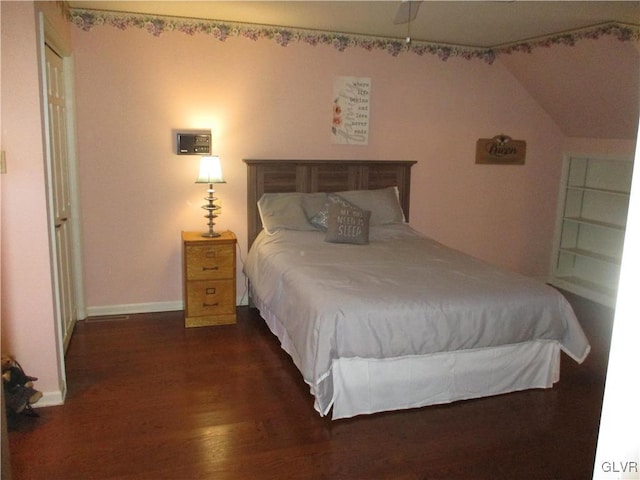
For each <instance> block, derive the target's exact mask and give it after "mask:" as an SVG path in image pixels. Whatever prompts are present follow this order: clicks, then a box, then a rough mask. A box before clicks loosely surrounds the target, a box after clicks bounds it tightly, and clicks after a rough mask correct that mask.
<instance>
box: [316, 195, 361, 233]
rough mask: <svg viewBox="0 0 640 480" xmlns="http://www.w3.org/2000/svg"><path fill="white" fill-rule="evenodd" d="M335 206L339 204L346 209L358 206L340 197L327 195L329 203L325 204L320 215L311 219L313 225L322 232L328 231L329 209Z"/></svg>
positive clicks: (317, 214)
mask: <svg viewBox="0 0 640 480" xmlns="http://www.w3.org/2000/svg"><path fill="white" fill-rule="evenodd" d="M333 204H338V205H342V206H345V207H351V206H352V207H355V206H356V205H353V204H352V203H350V202H348V201H347V200H345V199H344V198H342V197H341V196H340V195H336V194H335V193H329V194H327V201H326V202H325V204H324V207H322V209H321V210H320V211H319V212H318V213H316V214H315V215H314V216H313V217H311V219H309V222H311V225H313V226H314V227H316V228H319V229H320V230H326V229H327V227H328V226H329V207H331V205H333Z"/></svg>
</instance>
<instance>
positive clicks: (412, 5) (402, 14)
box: [393, 0, 422, 25]
mask: <svg viewBox="0 0 640 480" xmlns="http://www.w3.org/2000/svg"><path fill="white" fill-rule="evenodd" d="M421 3H422V1H412V0H402V3H400V6H399V7H398V11H397V12H396V18H394V19H393V23H394V24H396V25H400V24H402V23H408V22H410V21H412V20H413V19H415V18H416V15H417V14H418V8H420V4H421Z"/></svg>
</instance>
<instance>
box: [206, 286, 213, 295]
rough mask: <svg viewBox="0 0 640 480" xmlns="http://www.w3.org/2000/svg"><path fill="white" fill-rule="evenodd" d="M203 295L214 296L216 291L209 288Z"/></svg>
mask: <svg viewBox="0 0 640 480" xmlns="http://www.w3.org/2000/svg"><path fill="white" fill-rule="evenodd" d="M204 293H205V294H207V295H215V294H216V289H215V288H214V287H209V288H207V289H206V290H205V291H204Z"/></svg>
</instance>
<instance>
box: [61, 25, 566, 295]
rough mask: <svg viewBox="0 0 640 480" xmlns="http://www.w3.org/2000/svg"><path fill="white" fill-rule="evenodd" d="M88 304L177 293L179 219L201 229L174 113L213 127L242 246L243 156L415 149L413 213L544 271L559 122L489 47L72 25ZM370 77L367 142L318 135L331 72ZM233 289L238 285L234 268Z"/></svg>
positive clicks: (400, 155)
mask: <svg viewBox="0 0 640 480" xmlns="http://www.w3.org/2000/svg"><path fill="white" fill-rule="evenodd" d="M72 34H73V43H74V49H75V58H76V88H77V108H78V147H79V149H78V156H79V159H80V165H79V170H80V185H81V205H82V212H83V237H84V264H85V280H86V299H87V306H88V307H89V308H92V307H103V306H109V305H123V304H124V305H128V304H146V303H154V302H173V301H179V300H180V299H181V295H182V294H181V258H180V240H179V239H180V231H181V230H183V229H185V230H191V229H195V230H198V229H202V228H203V227H204V223H205V222H204V219H203V218H202V210H201V209H200V205H201V204H202V203H203V201H202V199H201V197H202V196H203V195H204V189H203V188H202V186H201V185H195V184H194V183H193V182H194V179H195V177H196V175H197V168H198V165H197V159H196V158H194V157H179V156H176V155H174V154H173V151H172V135H171V131H172V129H174V128H212V129H213V131H214V144H215V147H214V150H215V152H216V153H218V154H220V156H221V158H222V161H223V168H224V172H225V176H226V179H227V184H226V185H221V186H219V188H218V189H217V193H218V196H219V197H220V199H221V201H222V206H223V213H222V216H221V217H220V218H218V226H219V228H221V229H231V230H233V231H235V232H236V234H237V235H238V238H239V241H240V244H241V246H242V249H243V253H244V254H246V226H245V215H246V174H245V164H244V163H243V162H242V159H243V158H287V157H289V158H290V157H299V158H359V159H409V160H417V161H418V164H417V165H416V166H415V168H414V171H413V175H414V177H413V185H412V211H411V223H412V225H413V226H414V227H415V228H416V229H418V230H420V231H422V232H424V233H427V234H429V235H431V236H433V237H435V238H436V239H438V240H440V241H442V242H444V243H446V244H449V245H451V246H453V247H455V248H458V249H461V250H464V251H466V252H469V253H471V254H474V255H477V256H479V257H481V258H483V259H486V260H488V261H490V262H494V263H497V264H499V265H502V266H504V267H507V268H511V269H514V270H517V271H520V272H522V273H524V274H527V275H531V276H541V277H542V276H545V275H546V274H547V269H548V264H549V255H550V248H551V243H552V242H551V240H552V234H553V232H552V229H553V225H554V217H555V208H556V196H557V191H558V185H557V182H558V178H559V172H560V165H561V159H562V152H561V147H562V142H563V137H562V135H561V133H560V132H559V130H558V128H557V126H556V125H555V124H554V122H553V121H551V119H550V118H549V116H548V115H547V114H546V113H545V112H544V111H543V110H542V109H541V108H540V107H539V106H538V104H537V103H536V102H535V101H534V100H533V99H532V98H531V97H530V96H529V95H528V94H527V92H526V91H525V90H524V89H523V88H522V87H521V85H520V84H519V83H518V82H517V81H516V80H515V79H514V78H513V76H512V75H511V74H510V73H509V72H508V71H507V70H505V68H504V67H502V66H501V64H500V63H499V62H498V63H496V64H494V65H492V66H490V65H487V64H485V63H483V62H481V61H467V60H462V59H450V60H448V61H447V62H443V61H441V60H439V59H437V58H436V57H432V56H425V57H419V56H415V55H401V56H398V57H393V56H391V55H389V54H387V53H384V52H380V51H374V52H366V51H364V50H358V49H352V50H347V51H345V52H342V53H341V52H338V51H336V50H334V49H333V48H331V47H328V46H316V47H312V46H308V45H302V44H292V45H290V46H288V47H286V48H284V47H281V46H279V45H277V44H276V43H275V42H270V41H267V40H260V41H251V40H248V39H243V38H231V39H228V40H227V41H226V42H220V41H218V40H216V39H214V38H212V37H208V36H204V35H194V36H188V35H185V34H182V33H179V32H170V33H164V34H162V35H161V36H160V37H154V36H152V35H150V34H148V33H146V32H144V31H142V30H137V29H128V30H125V31H120V30H117V29H114V28H111V27H96V28H94V29H93V30H91V31H90V32H84V31H81V30H79V29H75V28H74V29H73V32H72ZM339 75H353V76H366V77H371V79H372V100H371V101H372V112H371V131H370V136H369V145H367V146H338V145H332V144H331V143H330V138H329V121H330V119H331V100H332V98H331V95H332V85H333V79H334V78H335V77H336V76H339ZM500 133H505V134H508V135H511V136H512V137H514V138H516V139H524V140H526V141H527V148H528V150H527V160H526V165H524V166H479V165H475V164H474V155H475V142H476V140H477V139H478V138H481V137H482V138H485V137H491V136H494V135H497V134H500ZM238 275H239V280H238V291H239V292H243V291H244V281H243V279H242V275H241V270H240V267H239V269H238Z"/></svg>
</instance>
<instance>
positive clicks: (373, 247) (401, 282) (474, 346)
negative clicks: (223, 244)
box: [245, 160, 590, 420]
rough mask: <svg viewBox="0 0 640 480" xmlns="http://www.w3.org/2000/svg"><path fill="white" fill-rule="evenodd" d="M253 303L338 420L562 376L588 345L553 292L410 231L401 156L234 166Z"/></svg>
mask: <svg viewBox="0 0 640 480" xmlns="http://www.w3.org/2000/svg"><path fill="white" fill-rule="evenodd" d="M245 162H246V163H247V168H248V175H247V178H248V190H247V192H248V193H247V198H248V233H249V247H250V249H249V254H248V256H247V260H246V263H245V273H246V275H247V277H248V279H249V291H250V298H251V303H252V305H254V306H255V307H257V308H258V309H259V310H260V314H261V316H262V318H263V319H264V320H265V322H266V324H267V325H268V327H269V329H270V330H271V331H272V332H273V333H274V334H275V335H276V336H277V337H278V339H279V341H280V344H281V346H282V348H283V349H284V350H285V351H286V352H287V353H288V354H289V355H290V356H291V358H292V360H293V362H294V363H295V365H296V366H297V368H298V369H299V370H300V372H301V374H302V377H303V379H304V381H305V382H306V383H307V384H308V386H309V388H310V391H311V394H312V395H313V397H314V408H315V409H316V411H317V412H318V413H319V414H320V415H322V416H325V415H329V414H330V415H331V417H332V418H333V419H334V420H335V419H340V418H349V417H353V416H356V415H362V414H370V413H375V412H382V411H389V410H399V409H407V408H415V407H422V406H426V405H434V404H441V403H449V402H454V401H458V400H464V399H471V398H479V397H484V396H490V395H497V394H503V393H508V392H514V391H519V390H525V389H532V388H550V387H552V386H553V384H554V383H555V382H557V381H558V380H559V372H560V356H561V351H563V352H565V353H566V354H567V355H568V356H569V357H571V358H572V359H573V360H575V361H577V362H582V361H583V360H584V359H585V358H586V356H587V355H588V353H589V350H590V346H589V343H588V341H587V339H586V337H585V335H584V332H583V331H582V329H581V327H580V325H579V323H578V321H577V319H576V317H575V315H574V313H573V311H572V309H571V307H570V305H569V304H568V302H567V301H566V300H565V299H564V297H563V296H562V295H560V294H559V293H558V292H557V291H556V290H554V289H553V288H551V287H549V286H547V285H544V284H542V283H541V282H538V281H536V280H533V279H529V278H526V277H524V276H521V275H518V274H514V273H511V272H507V271H504V270H502V269H499V268H496V267H494V266H492V265H489V264H487V263H485V262H482V261H480V260H478V259H475V258H473V257H471V256H468V255H465V254H463V253H461V252H458V251H455V250H453V249H450V248H448V247H446V246H445V245H442V244H440V243H438V242H436V241H434V240H432V239H430V238H428V237H426V236H424V235H422V234H421V233H419V232H417V231H415V230H413V229H412V228H411V226H410V225H409V223H408V219H409V206H410V205H409V199H410V186H411V168H412V166H413V164H414V163H415V162H408V161H388V162H385V161H346V160H334V161H313V160H245Z"/></svg>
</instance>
